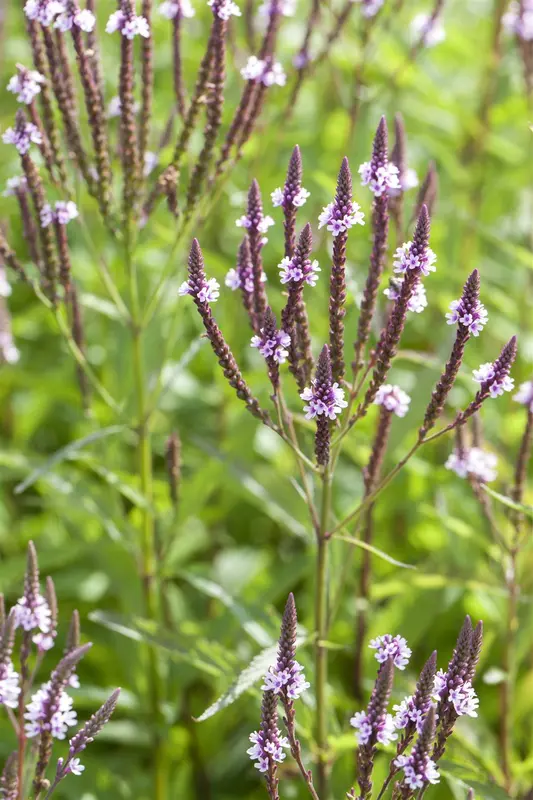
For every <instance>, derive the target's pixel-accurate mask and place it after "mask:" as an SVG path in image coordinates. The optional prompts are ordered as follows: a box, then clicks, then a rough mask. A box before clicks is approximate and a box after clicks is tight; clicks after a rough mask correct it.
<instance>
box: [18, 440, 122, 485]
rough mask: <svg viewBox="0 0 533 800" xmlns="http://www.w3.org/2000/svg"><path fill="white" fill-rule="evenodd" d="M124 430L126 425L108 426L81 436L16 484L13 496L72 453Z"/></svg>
mask: <svg viewBox="0 0 533 800" xmlns="http://www.w3.org/2000/svg"><path fill="white" fill-rule="evenodd" d="M125 429H126V425H110V426H109V427H108V428H101V429H100V430H98V431H94V433H90V434H89V435H88V436H83V437H82V438H81V439H76V441H74V442H70V443H69V444H67V445H66V446H65V447H62V448H61V450H57V452H55V453H54V454H53V455H52V456H50V458H48V459H47V460H46V461H45V462H44V464H42V465H41V466H40V467H37V469H35V470H33V472H32V473H31V474H30V475H28V477H27V478H26V479H25V480H23V481H22V482H21V483H19V484H17V486H15V490H14V491H15V494H22V492H24V491H25V490H26V489H28V488H29V487H30V486H32V485H33V484H34V483H35V482H36V481H38V480H39V478H42V477H43V476H44V475H46V474H47V473H48V472H50V471H51V470H52V469H53V468H54V467H56V466H57V465H58V464H60V463H61V462H62V461H66V460H67V459H68V458H70V457H71V456H72V455H73V454H74V453H77V452H78V451H79V450H83V448H84V447H86V446H87V445H89V444H92V443H93V442H97V441H98V440H99V439H105V438H107V437H108V436H114V435H115V434H116V433H121V432H122V431H123V430H125Z"/></svg>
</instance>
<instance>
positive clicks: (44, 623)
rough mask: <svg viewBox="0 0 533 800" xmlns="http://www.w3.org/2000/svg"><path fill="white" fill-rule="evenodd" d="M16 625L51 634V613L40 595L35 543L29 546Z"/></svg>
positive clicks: (16, 607) (16, 606)
mask: <svg viewBox="0 0 533 800" xmlns="http://www.w3.org/2000/svg"><path fill="white" fill-rule="evenodd" d="M15 613H16V624H17V626H18V627H20V628H22V629H23V630H25V631H34V630H37V631H39V632H40V633H45V634H47V633H49V632H50V629H51V624H52V623H51V611H50V607H49V605H48V603H47V602H46V600H45V598H44V597H43V596H42V595H41V593H40V587H39V568H38V565H37V554H36V552H35V547H34V545H33V542H30V543H29V545H28V562H27V568H26V576H25V578H24V594H23V596H22V597H21V598H20V599H19V600H18V602H17V604H16V605H15Z"/></svg>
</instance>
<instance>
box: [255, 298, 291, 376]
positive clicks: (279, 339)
mask: <svg viewBox="0 0 533 800" xmlns="http://www.w3.org/2000/svg"><path fill="white" fill-rule="evenodd" d="M251 345H252V347H257V349H258V350H259V352H260V353H261V355H262V356H263V358H264V359H265V360H266V362H267V365H268V375H269V378H270V380H271V383H272V386H273V388H274V391H275V392H277V391H278V389H279V365H280V364H284V363H285V361H286V360H287V358H288V357H289V351H288V349H287V348H289V347H290V345H291V337H290V336H289V334H288V333H286V332H285V331H283V330H280V331H279V330H278V329H277V323H276V317H275V316H274V314H273V313H272V310H271V308H270V306H267V308H266V311H265V314H264V317H263V327H262V328H261V329H260V331H259V335H256V336H253V337H252V342H251Z"/></svg>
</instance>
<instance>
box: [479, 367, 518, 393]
mask: <svg viewBox="0 0 533 800" xmlns="http://www.w3.org/2000/svg"><path fill="white" fill-rule="evenodd" d="M472 377H473V379H474V380H475V382H476V383H480V384H481V385H482V386H483V388H487V389H488V390H489V394H490V396H491V397H499V396H500V395H501V394H503V393H504V392H512V390H513V389H514V379H513V378H510V377H509V375H501V376H500V377H498V375H497V374H496V369H495V367H494V364H492V363H491V362H490V361H487V362H486V363H485V364H481V366H480V367H479V369H475V370H474V371H473V373H472Z"/></svg>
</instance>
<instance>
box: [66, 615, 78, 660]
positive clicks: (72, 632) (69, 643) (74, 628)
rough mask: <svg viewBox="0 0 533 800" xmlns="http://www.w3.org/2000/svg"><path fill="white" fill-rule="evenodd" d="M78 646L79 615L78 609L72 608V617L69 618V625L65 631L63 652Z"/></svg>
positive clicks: (68, 651)
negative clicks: (65, 637)
mask: <svg viewBox="0 0 533 800" xmlns="http://www.w3.org/2000/svg"><path fill="white" fill-rule="evenodd" d="M79 646H80V615H79V613H78V611H76V610H74V611H73V612H72V617H71V618H70V625H69V629H68V633H67V639H66V642H65V649H64V651H63V652H64V654H65V655H67V653H71V652H72V651H73V650H75V649H76V648H78V647H79Z"/></svg>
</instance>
